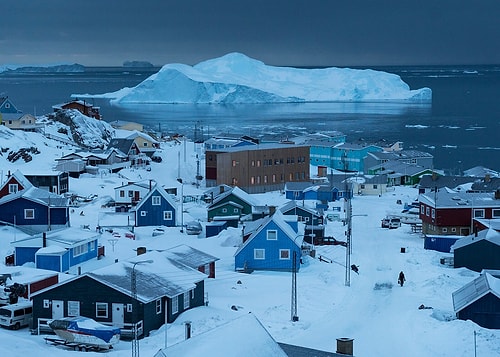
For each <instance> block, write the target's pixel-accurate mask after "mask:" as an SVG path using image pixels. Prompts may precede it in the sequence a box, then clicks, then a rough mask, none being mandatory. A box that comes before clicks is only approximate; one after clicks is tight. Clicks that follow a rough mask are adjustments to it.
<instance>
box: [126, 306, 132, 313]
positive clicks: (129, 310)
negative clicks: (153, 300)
mask: <svg viewBox="0 0 500 357" xmlns="http://www.w3.org/2000/svg"><path fill="white" fill-rule="evenodd" d="M127 312H132V304H127Z"/></svg>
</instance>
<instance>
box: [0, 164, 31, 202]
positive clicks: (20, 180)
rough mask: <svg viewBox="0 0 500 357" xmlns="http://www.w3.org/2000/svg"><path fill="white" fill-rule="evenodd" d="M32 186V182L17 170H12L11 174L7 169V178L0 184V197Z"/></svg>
mask: <svg viewBox="0 0 500 357" xmlns="http://www.w3.org/2000/svg"><path fill="white" fill-rule="evenodd" d="M32 186H33V185H32V183H31V182H30V181H28V179H27V178H26V177H24V175H23V174H22V173H21V172H20V171H19V170H17V171H16V172H14V173H13V174H12V175H11V174H10V171H9V172H8V174H7V180H6V181H5V182H4V183H3V184H1V186H0V198H2V197H4V196H7V195H9V194H11V193H17V192H19V191H22V190H24V189H26V188H30V187H32Z"/></svg>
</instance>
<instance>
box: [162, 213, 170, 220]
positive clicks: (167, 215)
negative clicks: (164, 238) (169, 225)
mask: <svg viewBox="0 0 500 357" xmlns="http://www.w3.org/2000/svg"><path fill="white" fill-rule="evenodd" d="M163 220H164V221H171V220H172V211H163Z"/></svg>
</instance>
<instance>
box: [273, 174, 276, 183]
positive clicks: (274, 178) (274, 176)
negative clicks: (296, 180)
mask: <svg viewBox="0 0 500 357" xmlns="http://www.w3.org/2000/svg"><path fill="white" fill-rule="evenodd" d="M274 182H276V174H273V183H274Z"/></svg>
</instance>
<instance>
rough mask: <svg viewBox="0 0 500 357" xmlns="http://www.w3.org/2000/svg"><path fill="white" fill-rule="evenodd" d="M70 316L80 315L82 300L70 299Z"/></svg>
mask: <svg viewBox="0 0 500 357" xmlns="http://www.w3.org/2000/svg"><path fill="white" fill-rule="evenodd" d="M68 316H80V301H68Z"/></svg>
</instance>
